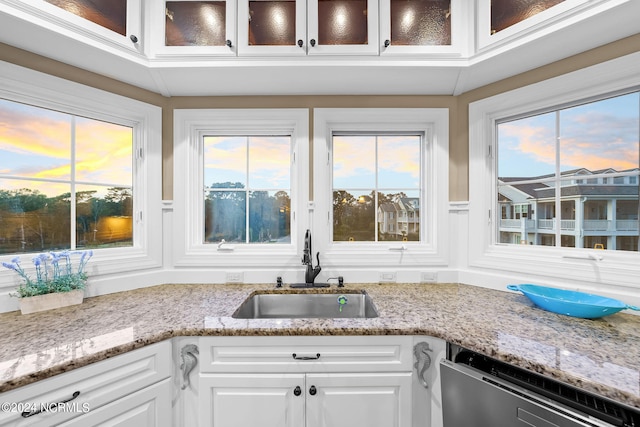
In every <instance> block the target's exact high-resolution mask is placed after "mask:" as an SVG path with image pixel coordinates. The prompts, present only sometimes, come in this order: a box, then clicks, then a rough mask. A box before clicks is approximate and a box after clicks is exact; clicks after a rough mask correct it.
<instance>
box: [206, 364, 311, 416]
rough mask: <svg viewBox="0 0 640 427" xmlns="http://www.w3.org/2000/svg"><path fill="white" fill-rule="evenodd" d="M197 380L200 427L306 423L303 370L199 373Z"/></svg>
mask: <svg viewBox="0 0 640 427" xmlns="http://www.w3.org/2000/svg"><path fill="white" fill-rule="evenodd" d="M199 381H200V393H199V394H200V397H199V399H200V423H199V424H200V427H205V426H211V427H240V426H243V427H244V426H260V427H303V426H304V425H305V424H304V396H305V392H304V389H305V384H304V375H303V374H202V375H201V376H200V379H199ZM298 393H299V394H298Z"/></svg>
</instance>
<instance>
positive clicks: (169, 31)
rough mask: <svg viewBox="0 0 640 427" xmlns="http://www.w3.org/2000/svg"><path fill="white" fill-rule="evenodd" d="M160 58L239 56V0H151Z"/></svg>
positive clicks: (155, 48) (153, 34)
mask: <svg viewBox="0 0 640 427" xmlns="http://www.w3.org/2000/svg"><path fill="white" fill-rule="evenodd" d="M151 16H152V19H151V39H152V41H153V52H154V54H155V56H156V57H172V56H180V55H188V56H190V57H197V56H235V55H236V0H205V1H199V0H178V1H169V0H167V1H154V2H152V3H151Z"/></svg>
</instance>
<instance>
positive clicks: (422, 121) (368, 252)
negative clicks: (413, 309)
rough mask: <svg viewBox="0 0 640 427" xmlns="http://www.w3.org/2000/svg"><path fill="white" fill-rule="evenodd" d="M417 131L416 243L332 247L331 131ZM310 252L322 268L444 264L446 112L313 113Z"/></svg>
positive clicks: (345, 110) (343, 110) (322, 110)
mask: <svg viewBox="0 0 640 427" xmlns="http://www.w3.org/2000/svg"><path fill="white" fill-rule="evenodd" d="M352 131H355V132H359V131H361V132H394V131H395V132H420V133H423V134H424V135H425V143H424V149H423V151H422V159H421V162H422V164H421V168H422V177H421V179H422V185H421V194H420V203H421V207H420V208H421V212H424V213H425V215H424V216H423V218H426V221H425V222H422V223H421V225H420V235H421V236H420V237H421V240H420V242H404V243H403V242H333V241H332V240H333V237H332V236H333V230H332V227H331V224H332V215H333V211H332V206H333V205H332V199H333V197H332V186H333V184H332V183H333V179H332V173H333V170H332V164H331V139H332V138H331V137H332V135H333V133H334V132H352ZM313 147H314V148H313V149H314V151H313V153H314V155H313V158H314V162H313V166H314V169H313V170H314V181H313V183H314V198H315V200H314V205H313V206H314V212H313V230H312V231H313V233H312V234H313V237H314V240H313V250H314V252H317V251H320V252H321V261H322V264H323V265H327V266H331V267H338V269H337V270H336V271H340V268H358V267H372V266H375V267H379V268H388V269H395V270H400V269H403V268H409V269H411V268H413V269H416V268H418V267H428V266H447V265H448V257H449V255H448V253H449V252H448V244H449V242H448V238H447V234H448V207H449V203H448V200H449V199H448V197H449V110H448V109H446V108H362V109H354V108H317V109H314V141H313Z"/></svg>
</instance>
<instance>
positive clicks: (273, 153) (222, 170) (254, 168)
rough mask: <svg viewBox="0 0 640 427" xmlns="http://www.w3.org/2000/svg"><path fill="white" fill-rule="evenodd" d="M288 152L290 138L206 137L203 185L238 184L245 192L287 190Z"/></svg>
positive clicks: (289, 167)
mask: <svg viewBox="0 0 640 427" xmlns="http://www.w3.org/2000/svg"><path fill="white" fill-rule="evenodd" d="M247 147H248V148H247ZM247 149H248V150H249V158H248V161H247ZM290 151H291V137H289V136H252V137H246V136H207V137H205V138H204V184H205V185H211V184H213V183H216V182H240V183H242V184H243V185H244V186H245V188H246V187H247V185H249V188H252V189H283V190H288V189H290V188H291V176H290V175H291V154H290ZM247 168H248V170H249V173H248V175H247ZM247 179H249V183H247Z"/></svg>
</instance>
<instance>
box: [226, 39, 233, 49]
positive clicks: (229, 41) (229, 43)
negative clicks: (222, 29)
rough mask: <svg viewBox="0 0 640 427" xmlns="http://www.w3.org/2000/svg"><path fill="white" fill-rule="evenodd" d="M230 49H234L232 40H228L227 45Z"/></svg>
mask: <svg viewBox="0 0 640 427" xmlns="http://www.w3.org/2000/svg"><path fill="white" fill-rule="evenodd" d="M225 44H226V45H227V46H228V47H230V48H231V47H233V44H232V43H231V40H227V41H226V43H225Z"/></svg>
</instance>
